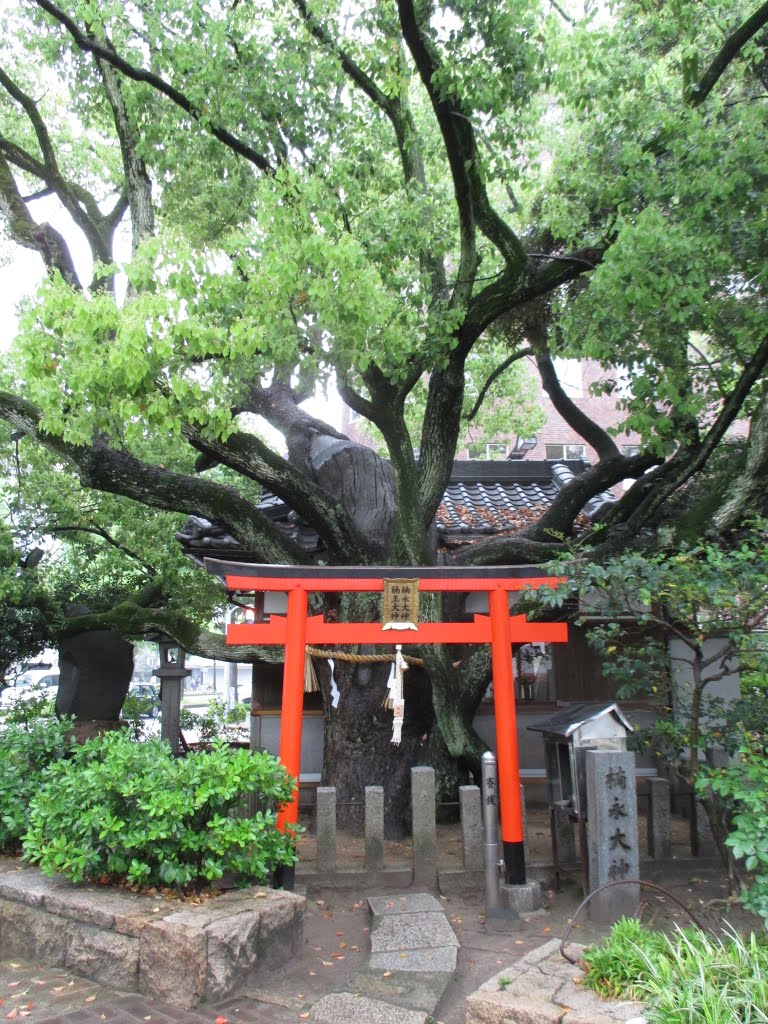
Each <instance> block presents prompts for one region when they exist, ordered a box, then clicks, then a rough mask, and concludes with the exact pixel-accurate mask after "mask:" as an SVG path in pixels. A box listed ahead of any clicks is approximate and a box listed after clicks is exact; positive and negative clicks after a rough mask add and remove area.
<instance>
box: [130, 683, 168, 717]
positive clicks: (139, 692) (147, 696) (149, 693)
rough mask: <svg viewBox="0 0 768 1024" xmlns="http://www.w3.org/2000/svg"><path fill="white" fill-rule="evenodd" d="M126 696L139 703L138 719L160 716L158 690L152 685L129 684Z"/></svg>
mask: <svg viewBox="0 0 768 1024" xmlns="http://www.w3.org/2000/svg"><path fill="white" fill-rule="evenodd" d="M128 696H129V697H136V698H137V699H138V700H139V701H140V702H141V705H140V706H141V710H140V711H139V718H157V716H158V715H159V714H160V688H159V687H158V686H155V685H154V684H153V683H131V685H130V687H129V688H128ZM123 717H125V715H124V713H123Z"/></svg>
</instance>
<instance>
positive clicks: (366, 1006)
mask: <svg viewBox="0 0 768 1024" xmlns="http://www.w3.org/2000/svg"><path fill="white" fill-rule="evenodd" d="M428 1016H429V1014H428V1013H427V1012H426V1011H424V1010H406V1009H404V1008H403V1007H402V1006H393V1005H392V1003H384V1002H382V1001H381V1000H380V999H368V998H367V996H362V995H356V994H355V993H353V992H334V993H332V994H331V995H329V996H324V997H323V998H322V999H321V1000H320V1001H319V1002H318V1003H315V1005H314V1006H313V1008H312V1011H311V1013H310V1016H309V1019H310V1021H311V1022H312V1024H427V1018H428Z"/></svg>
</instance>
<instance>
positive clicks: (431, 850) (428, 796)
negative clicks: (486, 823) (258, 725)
mask: <svg viewBox="0 0 768 1024" xmlns="http://www.w3.org/2000/svg"><path fill="white" fill-rule="evenodd" d="M411 806H412V809H413V881H414V883H415V884H416V885H427V886H430V887H434V886H435V885H437V821H436V812H435V770H434V768H427V767H423V766H422V767H418V768H411Z"/></svg>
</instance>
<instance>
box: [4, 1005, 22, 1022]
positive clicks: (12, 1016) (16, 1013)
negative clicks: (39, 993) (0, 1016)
mask: <svg viewBox="0 0 768 1024" xmlns="http://www.w3.org/2000/svg"><path fill="white" fill-rule="evenodd" d="M18 1016H19V1008H18V1006H14V1008H13V1009H12V1010H11V1012H10V1013H6V1015H5V1019H6V1020H15V1019H16V1018H17V1017H18Z"/></svg>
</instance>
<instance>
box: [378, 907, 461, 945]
mask: <svg viewBox="0 0 768 1024" xmlns="http://www.w3.org/2000/svg"><path fill="white" fill-rule="evenodd" d="M458 944H459V940H458V939H457V938H456V935H455V934H454V931H453V929H452V928H451V926H450V925H449V924H448V921H447V920H446V917H445V914H444V913H443V912H442V911H441V912H440V913H439V914H392V915H389V916H386V917H382V918H379V919H378V920H375V923H374V926H373V931H372V932H371V949H372V950H373V952H374V953H381V952H384V951H385V950H390V949H400V950H403V949H434V948H435V947H436V946H458Z"/></svg>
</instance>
